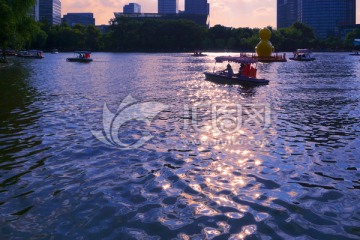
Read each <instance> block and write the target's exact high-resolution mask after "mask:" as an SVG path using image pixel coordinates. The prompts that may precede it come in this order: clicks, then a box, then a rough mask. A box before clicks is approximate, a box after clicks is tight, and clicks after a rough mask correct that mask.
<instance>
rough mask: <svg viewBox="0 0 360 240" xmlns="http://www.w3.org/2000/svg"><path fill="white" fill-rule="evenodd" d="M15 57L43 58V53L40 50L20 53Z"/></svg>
mask: <svg viewBox="0 0 360 240" xmlns="http://www.w3.org/2000/svg"><path fill="white" fill-rule="evenodd" d="M17 56H18V57H22V58H34V59H42V58H44V56H43V52H42V51H40V50H30V51H20V52H19V53H18V54H17Z"/></svg>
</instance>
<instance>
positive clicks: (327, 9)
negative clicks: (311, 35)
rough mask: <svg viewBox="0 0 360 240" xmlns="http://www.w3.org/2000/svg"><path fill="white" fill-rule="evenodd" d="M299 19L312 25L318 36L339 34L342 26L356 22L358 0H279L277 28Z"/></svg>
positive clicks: (324, 36) (289, 24)
mask: <svg viewBox="0 0 360 240" xmlns="http://www.w3.org/2000/svg"><path fill="white" fill-rule="evenodd" d="M297 21H298V22H301V23H304V24H306V25H308V26H310V27H311V28H312V29H313V30H314V32H315V35H316V37H318V38H326V37H329V36H339V35H340V32H339V29H340V28H341V27H342V26H346V25H354V24H355V23H356V0H331V1H324V0H278V1H277V28H284V27H289V26H291V25H292V24H293V23H294V22H297Z"/></svg>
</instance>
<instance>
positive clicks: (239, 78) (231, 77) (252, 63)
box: [204, 56, 269, 86]
mask: <svg viewBox="0 0 360 240" xmlns="http://www.w3.org/2000/svg"><path fill="white" fill-rule="evenodd" d="M215 61H216V62H217V63H223V62H229V64H230V62H233V63H238V64H241V68H240V71H241V72H239V73H238V74H233V72H232V68H231V72H230V73H229V71H216V72H215V71H214V72H205V73H204V74H205V77H206V80H209V81H212V82H215V83H221V84H230V85H234V84H235V85H247V86H257V85H267V84H269V80H266V79H259V78H257V77H256V73H257V62H258V61H257V60H255V59H253V58H247V57H245V58H244V57H231V56H228V57H216V58H215ZM230 67H231V66H230Z"/></svg>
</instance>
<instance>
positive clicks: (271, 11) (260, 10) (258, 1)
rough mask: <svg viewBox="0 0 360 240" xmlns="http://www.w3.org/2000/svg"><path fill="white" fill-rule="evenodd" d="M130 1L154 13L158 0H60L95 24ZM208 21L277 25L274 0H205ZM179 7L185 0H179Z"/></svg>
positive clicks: (359, 10) (359, 5) (359, 20)
mask: <svg viewBox="0 0 360 240" xmlns="http://www.w3.org/2000/svg"><path fill="white" fill-rule="evenodd" d="M129 2H136V3H139V4H140V5H141V8H142V9H141V10H142V12H144V13H145V12H148V13H156V12H157V0H76V1H74V0H61V3H62V14H66V13H68V12H93V13H94V14H95V18H96V24H97V25H100V24H107V23H108V21H109V19H110V18H113V17H114V14H113V12H122V8H123V6H124V5H125V4H128V3H129ZM208 2H209V3H210V24H211V25H212V26H213V25H215V24H222V25H225V26H228V27H266V26H276V0H208ZM179 8H180V10H183V9H184V0H180V6H179ZM356 13H357V18H356V19H357V23H360V0H357V10H356Z"/></svg>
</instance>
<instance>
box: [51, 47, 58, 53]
mask: <svg viewBox="0 0 360 240" xmlns="http://www.w3.org/2000/svg"><path fill="white" fill-rule="evenodd" d="M58 53H59V50H57V49H56V48H54V49H53V50H51V54H58Z"/></svg>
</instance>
